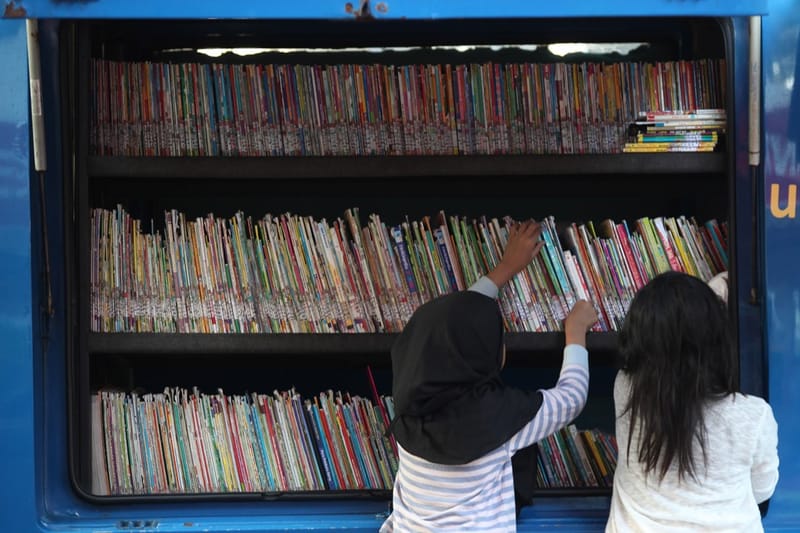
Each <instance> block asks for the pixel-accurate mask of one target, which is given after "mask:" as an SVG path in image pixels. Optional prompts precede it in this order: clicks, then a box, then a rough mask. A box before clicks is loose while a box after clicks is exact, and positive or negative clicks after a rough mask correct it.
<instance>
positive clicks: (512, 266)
mask: <svg viewBox="0 0 800 533" xmlns="http://www.w3.org/2000/svg"><path fill="white" fill-rule="evenodd" d="M541 235H542V226H541V224H539V223H538V222H535V221H533V220H527V221H525V222H514V223H512V225H511V227H510V228H509V230H508V242H507V243H506V249H505V250H504V251H503V257H502V259H500V262H499V263H498V264H497V266H496V267H495V268H494V270H492V271H491V272H489V273H488V274H487V277H488V278H489V279H490V280H492V281H493V282H494V284H495V285H497V287H498V288H499V287H502V286H503V285H505V284H506V283H508V281H509V280H510V279H511V278H513V277H514V276H515V275H516V274H517V273H518V272H520V271H521V270H522V269H524V268H525V267H527V266H528V265H529V264H530V263H531V261H533V258H534V257H536V255H537V254H538V253H539V251H540V250H541V249H542V246H543V245H544V242H542V241H541V240H540V237H541Z"/></svg>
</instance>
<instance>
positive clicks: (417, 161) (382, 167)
mask: <svg viewBox="0 0 800 533" xmlns="http://www.w3.org/2000/svg"><path fill="white" fill-rule="evenodd" d="M725 166H726V159H725V154H724V153H721V152H710V153H666V154H604V155H594V154H577V155H496V156H492V155H471V156H362V157H334V156H332V157H322V156H309V157H160V158H146V157H112V156H94V157H90V158H89V160H88V174H89V176H91V177H93V178H95V179H100V180H102V179H119V178H123V179H124V178H154V179H160V178H164V177H170V178H187V179H192V180H195V179H208V178H222V177H225V176H229V177H231V178H237V179H246V178H249V179H265V178H285V177H289V176H291V177H292V178H294V179H300V178H326V179H336V180H339V179H354V178H374V179H385V178H408V177H414V176H424V177H436V176H455V177H459V176H485V175H486V174H492V175H498V176H558V175H575V174H583V173H591V174H708V173H711V174H714V173H722V172H724V171H725Z"/></svg>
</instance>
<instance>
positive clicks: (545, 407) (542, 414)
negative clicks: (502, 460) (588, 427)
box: [509, 344, 589, 453]
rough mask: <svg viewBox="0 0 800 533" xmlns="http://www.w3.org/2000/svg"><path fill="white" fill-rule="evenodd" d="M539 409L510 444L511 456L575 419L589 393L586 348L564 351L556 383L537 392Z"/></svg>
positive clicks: (571, 345) (570, 348) (568, 348)
mask: <svg viewBox="0 0 800 533" xmlns="http://www.w3.org/2000/svg"><path fill="white" fill-rule="evenodd" d="M539 392H540V393H541V394H542V406H541V407H540V408H539V411H538V412H537V413H536V416H534V417H533V419H531V421H530V422H528V423H527V424H526V425H525V426H524V427H523V428H522V429H520V430H519V431H518V432H517V433H516V434H515V435H514V436H513V437H511V439H510V441H509V446H510V448H511V449H510V451H511V453H514V452H516V451H517V450H519V449H521V448H525V447H526V446H530V445H531V444H533V443H534V442H538V441H540V440H542V439H543V438H545V437H547V436H548V435H551V434H552V433H555V432H556V431H558V430H559V429H561V428H562V427H564V426H566V425H567V424H569V423H570V422H571V421H572V420H574V419H575V417H577V416H578V415H579V414H580V412H581V411H582V410H583V406H584V405H586V397H587V395H588V393H589V354H588V352H587V351H586V348H584V347H583V346H580V345H578V344H570V345H568V346H566V347H565V348H564V361H563V363H562V365H561V374H560V375H559V377H558V383H556V386H555V387H553V388H552V389H547V390H540V391H539Z"/></svg>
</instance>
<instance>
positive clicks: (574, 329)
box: [564, 300, 597, 347]
mask: <svg viewBox="0 0 800 533" xmlns="http://www.w3.org/2000/svg"><path fill="white" fill-rule="evenodd" d="M595 322H597V311H596V310H595V308H594V306H593V305H592V304H591V303H590V302H587V301H586V300H578V301H577V302H576V303H575V305H574V306H573V307H572V310H571V311H570V312H569V314H568V315H567V318H566V319H564V333H565V334H566V337H567V344H579V345H581V346H584V347H585V346H586V332H587V331H589V328H591V327H592V326H593V325H594V323H595Z"/></svg>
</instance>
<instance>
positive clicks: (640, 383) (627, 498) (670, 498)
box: [606, 272, 778, 533]
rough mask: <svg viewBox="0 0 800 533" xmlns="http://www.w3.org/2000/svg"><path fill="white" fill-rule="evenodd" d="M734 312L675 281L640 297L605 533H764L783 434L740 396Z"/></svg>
mask: <svg viewBox="0 0 800 533" xmlns="http://www.w3.org/2000/svg"><path fill="white" fill-rule="evenodd" d="M731 341H732V337H731V329H730V322H729V318H728V313H727V309H726V306H725V302H724V301H723V300H722V299H721V298H720V297H718V296H717V294H715V293H714V291H713V290H712V289H711V288H710V287H709V286H708V285H706V284H705V283H704V282H703V281H701V280H700V279H698V278H695V277H693V276H689V275H687V274H682V273H679V272H668V273H665V274H661V275H659V276H657V277H655V278H654V279H653V280H652V281H650V283H648V284H647V285H646V286H645V287H644V288H642V289H641V290H640V291H639V292H638V293H637V294H636V296H635V297H634V299H633V302H632V303H631V307H630V309H629V310H628V314H627V316H626V318H625V323H624V324H623V327H622V329H621V331H620V334H619V350H620V355H621V357H622V370H621V371H620V372H619V373H618V375H617V378H616V382H615V384H614V404H615V410H616V415H617V420H616V436H617V444H618V447H619V457H618V460H617V469H616V472H615V475H614V489H613V496H612V499H611V510H610V515H609V519H608V523H607V526H606V532H607V533H615V532H623V531H624V532H629V531H637V532H638V531H643V532H648V533H650V532H652V533H659V532H678V531H680V532H687V531H715V532H716V531H729V532H736V533H742V532H751V531H763V527H762V525H761V517H760V513H759V509H758V504H759V503H761V502H763V501H764V500H766V499H767V498H769V497H770V496H771V495H772V492H773V490H774V489H775V485H776V483H777V481H778V453H777V444H778V428H777V423H776V422H775V418H774V416H773V414H772V409H771V408H770V406H769V405H768V404H767V402H765V401H764V400H763V399H761V398H758V397H755V396H750V395H744V394H741V393H740V392H739V389H738V378H737V373H738V369H739V366H738V364H737V360H736V355H735V352H734V350H733V347H732V344H731Z"/></svg>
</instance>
